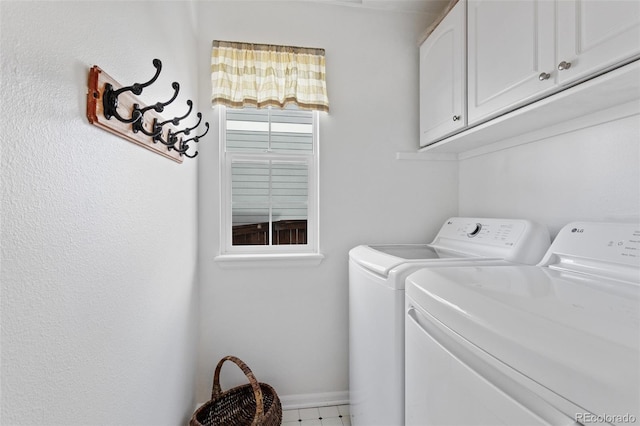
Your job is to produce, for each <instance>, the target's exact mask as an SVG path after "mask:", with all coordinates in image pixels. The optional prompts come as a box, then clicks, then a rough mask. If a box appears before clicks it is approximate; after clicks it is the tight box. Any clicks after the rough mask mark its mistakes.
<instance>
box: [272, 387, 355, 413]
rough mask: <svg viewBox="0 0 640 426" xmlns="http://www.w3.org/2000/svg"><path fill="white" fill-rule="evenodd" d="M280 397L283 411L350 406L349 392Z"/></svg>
mask: <svg viewBox="0 0 640 426" xmlns="http://www.w3.org/2000/svg"><path fill="white" fill-rule="evenodd" d="M278 396H279V398H280V402H281V403H282V409H283V410H294V409H297V408H311V407H326V406H329V405H345V404H349V391H340V392H323V393H307V394H299V395H278Z"/></svg>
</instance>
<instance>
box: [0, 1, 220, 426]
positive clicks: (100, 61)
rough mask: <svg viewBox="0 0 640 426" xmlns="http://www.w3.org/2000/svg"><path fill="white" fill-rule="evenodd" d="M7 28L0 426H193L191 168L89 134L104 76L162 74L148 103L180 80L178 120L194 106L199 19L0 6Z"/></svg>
mask: <svg viewBox="0 0 640 426" xmlns="http://www.w3.org/2000/svg"><path fill="white" fill-rule="evenodd" d="M0 13H1V26H2V33H1V38H0V42H1V50H2V91H1V92H2V102H1V103H0V106H1V119H0V123H1V125H2V131H1V133H2V136H1V138H2V170H1V173H2V236H1V237H0V242H1V244H2V279H1V285H2V353H1V355H2V412H1V420H0V423H2V424H3V425H7V426H9V425H47V426H49V425H64V426H69V425H128V426H129V425H154V426H158V425H171V426H175V425H179V424H186V422H187V420H188V417H189V416H190V414H191V412H192V409H193V404H194V401H195V398H194V376H195V357H196V349H195V348H196V345H197V340H196V339H197V326H198V322H197V310H198V305H197V303H196V300H197V294H196V292H197V286H196V283H197V277H196V272H197V270H196V262H197V233H196V231H197V162H194V161H186V162H185V163H184V164H182V165H179V164H177V163H174V162H172V161H170V160H168V159H166V158H163V157H161V156H159V155H157V154H154V153H151V152H149V151H147V150H145V149H143V148H140V147H138V146H136V145H134V144H132V143H130V142H127V141H125V140H123V139H120V138H118V137H116V136H114V135H112V134H110V133H107V132H105V131H104V130H101V129H98V128H97V127H94V126H92V125H90V124H89V123H88V121H87V119H86V93H87V76H88V70H89V68H90V67H91V66H92V65H94V64H97V65H99V66H100V67H101V68H103V69H104V70H105V71H106V72H107V73H108V74H110V75H111V76H112V77H114V78H115V79H116V80H118V81H119V82H121V83H123V84H132V83H133V82H136V81H137V82H141V81H146V80H148V79H149V78H150V77H151V76H152V75H153V73H154V71H155V70H154V69H153V67H152V65H151V61H152V59H153V58H159V59H161V60H162V61H163V64H164V70H163V73H162V74H161V75H160V78H159V80H158V82H156V84H155V85H154V86H155V87H157V89H154V88H153V86H152V88H149V90H146V89H145V92H144V93H143V95H142V99H143V100H147V101H148V103H154V102H156V101H158V100H161V99H160V98H162V100H166V99H167V98H168V95H170V94H171V93H172V90H171V86H170V84H171V82H172V81H174V80H175V81H179V82H180V83H181V84H182V91H181V95H180V96H179V98H178V101H176V102H180V103H181V105H182V109H184V105H185V102H186V99H188V98H189V97H191V98H192V99H195V98H196V97H197V91H196V86H195V83H196V74H195V69H194V66H193V64H194V63H195V56H194V55H195V48H193V47H192V46H193V45H194V37H193V29H192V25H191V24H192V15H191V11H190V8H189V3H183V2H157V3H155V4H153V7H151V6H150V3H147V2H117V4H116V3H115V2H93V1H92V2H48V1H47V2H11V1H2V2H1V3H0ZM147 94H149V95H151V96H149V98H147ZM154 94H155V95H154ZM156 96H157V97H156ZM202 144H211V145H213V146H215V141H213V140H206V141H203V142H201V145H202Z"/></svg>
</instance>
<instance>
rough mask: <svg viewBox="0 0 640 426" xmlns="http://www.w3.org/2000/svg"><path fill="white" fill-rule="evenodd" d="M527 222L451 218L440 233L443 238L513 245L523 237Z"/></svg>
mask: <svg viewBox="0 0 640 426" xmlns="http://www.w3.org/2000/svg"><path fill="white" fill-rule="evenodd" d="M526 228H527V224H526V223H525V222H521V221H517V220H513V221H510V220H500V219H465V218H451V219H449V220H448V221H447V222H446V223H445V225H444V226H443V227H442V229H441V230H440V233H439V234H438V236H439V237H442V238H451V239H459V240H462V241H468V240H470V239H473V241H472V243H477V244H492V245H500V246H513V245H515V244H517V242H518V240H519V239H520V238H521V237H522V235H523V234H524V232H525V230H526Z"/></svg>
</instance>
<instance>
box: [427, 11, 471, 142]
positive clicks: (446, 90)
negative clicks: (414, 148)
mask: <svg viewBox="0 0 640 426" xmlns="http://www.w3.org/2000/svg"><path fill="white" fill-rule="evenodd" d="M465 27H466V20H465V2H464V1H459V2H458V3H457V4H456V5H455V6H454V7H453V9H452V10H451V11H450V12H449V13H448V14H447V16H446V17H445V18H444V19H443V20H442V22H440V23H439V24H438V26H437V27H436V29H435V30H434V31H433V32H432V33H431V34H430V35H429V38H428V39H427V40H426V41H425V42H424V43H423V44H422V46H420V145H421V146H424V145H426V144H428V143H430V142H432V141H434V140H436V139H439V138H442V137H444V136H446V135H448V134H451V133H454V132H456V131H457V130H460V129H462V128H464V127H465V126H466V123H467V116H466V90H465V89H466V87H465V86H466V85H465V79H466V66H465V65H466V60H465V58H466V51H465V50H466V49H465V41H466V40H465V33H466V31H465Z"/></svg>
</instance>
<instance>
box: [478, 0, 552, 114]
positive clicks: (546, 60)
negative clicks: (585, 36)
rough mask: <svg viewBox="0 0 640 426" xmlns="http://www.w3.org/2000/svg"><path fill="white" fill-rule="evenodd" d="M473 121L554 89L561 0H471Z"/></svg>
mask: <svg viewBox="0 0 640 426" xmlns="http://www.w3.org/2000/svg"><path fill="white" fill-rule="evenodd" d="M468 7H469V11H468V14H469V19H468V37H467V40H468V41H467V42H468V49H469V71H468V85H469V92H468V95H469V99H468V109H469V112H468V115H469V124H474V123H476V122H478V121H481V120H484V119H487V118H490V117H491V116H495V115H498V114H499V113H500V112H502V111H504V110H505V109H508V108H513V107H516V106H518V105H522V104H525V103H527V102H529V101H530V100H531V99H533V98H536V97H540V96H541V95H543V94H544V93H547V92H551V91H553V89H554V86H555V84H556V74H557V73H555V72H554V69H555V68H556V67H555V52H554V44H555V39H554V37H555V34H554V27H555V24H554V22H555V16H554V15H555V2H553V1H549V0H518V1H504V0H502V1H500V0H487V1H485V0H469V6H468Z"/></svg>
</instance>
